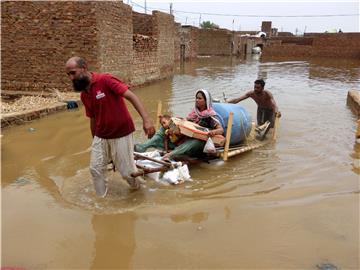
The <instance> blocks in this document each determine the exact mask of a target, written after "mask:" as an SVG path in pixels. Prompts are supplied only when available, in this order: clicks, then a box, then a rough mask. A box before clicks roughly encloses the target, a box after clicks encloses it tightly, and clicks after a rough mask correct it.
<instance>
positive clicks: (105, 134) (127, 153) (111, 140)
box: [65, 56, 155, 197]
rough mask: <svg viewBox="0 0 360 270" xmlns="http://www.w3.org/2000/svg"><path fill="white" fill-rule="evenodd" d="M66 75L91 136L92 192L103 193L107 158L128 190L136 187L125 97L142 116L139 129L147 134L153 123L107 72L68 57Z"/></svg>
mask: <svg viewBox="0 0 360 270" xmlns="http://www.w3.org/2000/svg"><path fill="white" fill-rule="evenodd" d="M65 68H66V74H67V75H68V76H69V78H70V80H71V81H72V83H73V87H74V90H75V91H77V92H81V94H80V97H81V101H82V102H83V104H84V106H85V111H86V116H87V117H89V118H90V129H91V134H92V136H93V142H92V146H91V157H90V172H91V175H92V179H93V183H94V187H95V191H96V194H97V195H98V196H101V197H105V196H106V194H107V185H106V170H107V164H108V162H109V160H112V161H113V163H114V165H115V168H116V169H117V170H118V171H119V172H120V174H121V175H122V177H123V178H124V179H126V180H127V182H128V183H129V185H130V187H131V188H132V189H138V188H140V183H139V181H138V179H137V178H133V177H131V174H132V173H134V172H136V166H135V162H134V154H133V149H134V145H133V137H132V133H133V132H134V131H135V126H134V123H133V121H132V118H131V115H130V113H129V111H128V109H127V107H126V104H125V101H124V98H125V99H127V100H128V101H129V102H130V103H131V104H132V105H133V106H134V108H135V109H136V111H137V112H138V113H139V114H140V116H141V117H142V119H143V129H144V132H145V134H146V135H148V137H152V136H153V135H154V133H155V129H154V125H153V122H152V120H151V119H150V117H149V115H148V113H147V112H146V110H145V108H144V106H143V105H142V103H141V102H140V100H139V98H138V97H137V96H136V95H135V94H134V93H133V92H132V91H130V90H129V89H128V86H127V85H126V84H124V83H123V82H122V81H121V80H119V79H117V78H116V77H114V76H113V75H111V74H107V73H95V72H89V71H88V66H87V63H86V62H85V60H84V59H82V58H80V57H77V56H75V57H72V58H70V59H69V60H68V61H67V62H66V66H65Z"/></svg>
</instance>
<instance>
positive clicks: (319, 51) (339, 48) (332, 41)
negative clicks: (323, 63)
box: [313, 33, 360, 59]
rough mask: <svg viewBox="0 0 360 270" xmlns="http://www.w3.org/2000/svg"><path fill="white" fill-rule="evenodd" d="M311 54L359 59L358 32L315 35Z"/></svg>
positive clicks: (359, 42) (359, 44)
mask: <svg viewBox="0 0 360 270" xmlns="http://www.w3.org/2000/svg"><path fill="white" fill-rule="evenodd" d="M313 55H314V56H323V57H344V58H356V59H360V33H338V34H324V35H319V36H316V37H314V42H313Z"/></svg>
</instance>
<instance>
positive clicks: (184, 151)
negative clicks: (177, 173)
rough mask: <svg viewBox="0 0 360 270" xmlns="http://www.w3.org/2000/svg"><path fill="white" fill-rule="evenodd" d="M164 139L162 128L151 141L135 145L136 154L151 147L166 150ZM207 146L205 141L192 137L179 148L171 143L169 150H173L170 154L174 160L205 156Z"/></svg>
mask: <svg viewBox="0 0 360 270" xmlns="http://www.w3.org/2000/svg"><path fill="white" fill-rule="evenodd" d="M164 137H165V129H164V128H163V127H161V128H160V129H159V130H158V131H157V132H156V133H155V135H154V136H153V137H152V138H151V139H149V140H147V141H146V142H144V143H138V144H135V147H134V148H135V149H134V150H135V152H140V153H143V152H145V151H146V150H147V149H148V148H151V147H153V148H156V149H161V150H164V148H165V147H164ZM205 144H206V142H205V141H201V140H198V139H194V138H190V137H188V138H187V139H186V140H185V142H183V143H182V144H180V145H178V146H176V145H175V144H173V143H171V142H169V149H170V150H173V151H171V152H170V157H171V158H173V157H175V156H181V155H186V156H190V157H194V156H200V155H202V154H203V149H204V146H205Z"/></svg>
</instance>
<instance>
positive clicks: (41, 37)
mask: <svg viewBox="0 0 360 270" xmlns="http://www.w3.org/2000/svg"><path fill="white" fill-rule="evenodd" d="M95 20H96V16H95V10H94V9H93V6H92V4H89V3H87V2H79V3H76V2H70V1H69V2H67V1H66V2H55V1H54V2H45V1H44V2H43V1H38V2H35V1H23V2H17V1H11V2H10V1H9V2H1V24H2V25H1V27H2V29H1V32H2V33H1V70H2V71H1V73H2V74H1V75H2V76H1V84H2V89H3V90H14V91H33V90H36V91H51V89H52V88H57V89H59V90H69V89H72V87H71V85H70V83H69V80H68V78H67V77H66V75H65V71H64V65H65V62H66V60H67V58H69V57H71V56H72V55H77V54H81V55H82V56H83V57H85V58H86V59H89V60H90V61H89V65H90V67H92V68H98V67H99V65H98V63H97V55H98V50H99V48H98V46H97V44H98V42H97V38H98V36H97V30H96V28H95V25H96V23H95Z"/></svg>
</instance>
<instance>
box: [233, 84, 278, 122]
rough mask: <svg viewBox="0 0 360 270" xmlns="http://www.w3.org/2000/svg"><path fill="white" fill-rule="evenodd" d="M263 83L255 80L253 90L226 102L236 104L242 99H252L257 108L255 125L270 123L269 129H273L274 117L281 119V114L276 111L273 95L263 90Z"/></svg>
mask: <svg viewBox="0 0 360 270" xmlns="http://www.w3.org/2000/svg"><path fill="white" fill-rule="evenodd" d="M264 86H265V82H264V80H261V79H260V80H256V81H255V82H254V90H253V91H249V92H247V93H246V94H245V95H242V96H240V97H238V98H233V99H230V100H228V101H227V102H228V103H238V102H240V101H242V100H244V99H247V98H249V97H250V98H252V99H253V100H254V101H255V102H256V104H257V105H258V108H257V125H258V126H261V125H263V124H264V123H265V122H266V121H269V122H270V127H274V121H275V116H277V117H281V113H280V111H279V110H278V107H277V105H276V102H275V100H274V97H273V95H272V94H271V93H270V92H269V91H267V90H264Z"/></svg>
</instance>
